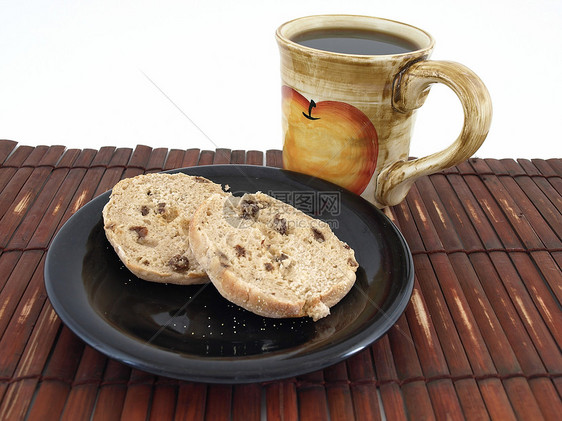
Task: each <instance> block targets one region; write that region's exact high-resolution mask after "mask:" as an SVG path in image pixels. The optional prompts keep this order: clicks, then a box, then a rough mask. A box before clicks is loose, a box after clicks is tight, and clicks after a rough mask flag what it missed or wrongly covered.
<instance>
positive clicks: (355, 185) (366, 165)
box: [282, 86, 378, 194]
mask: <svg viewBox="0 0 562 421" xmlns="http://www.w3.org/2000/svg"><path fill="white" fill-rule="evenodd" d="M282 97H283V116H284V120H285V122H284V124H286V127H285V139H284V144H283V167H284V168H285V169H288V170H292V171H298V172H301V173H305V174H310V175H314V176H317V177H320V178H323V179H325V180H328V181H331V182H333V183H335V184H338V185H340V186H342V187H344V188H346V189H348V190H351V191H352V192H354V193H357V194H361V193H362V192H363V191H364V190H365V188H366V187H367V185H368V184H369V180H370V179H371V177H372V175H373V173H374V172H375V168H376V166H377V157H378V138H377V131H376V129H375V127H374V126H373V123H372V122H371V120H369V118H368V117H367V116H366V115H365V114H364V113H363V112H362V111H360V110H359V109H357V108H355V107H354V106H352V105H350V104H347V103H345V102H338V101H321V102H318V103H316V102H314V101H313V100H312V99H311V100H308V99H306V98H305V97H304V96H303V95H301V94H300V93H298V92H297V91H295V90H294V89H292V88H290V87H288V86H283V88H282Z"/></svg>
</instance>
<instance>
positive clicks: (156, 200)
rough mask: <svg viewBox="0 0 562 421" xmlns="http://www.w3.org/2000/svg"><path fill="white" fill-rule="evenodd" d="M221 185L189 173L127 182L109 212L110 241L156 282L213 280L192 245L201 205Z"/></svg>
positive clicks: (114, 192) (117, 191)
mask: <svg viewBox="0 0 562 421" xmlns="http://www.w3.org/2000/svg"><path fill="white" fill-rule="evenodd" d="M213 194H219V196H220V195H221V194H223V195H226V193H224V192H223V191H222V188H221V186H220V185H218V184H215V183H213V182H211V181H209V180H207V179H206V178H203V177H195V176H188V175H186V174H182V173H177V174H163V173H157V174H146V175H139V176H136V177H133V178H127V179H124V180H121V181H120V182H119V183H117V185H116V186H115V187H114V188H113V190H112V192H111V196H110V199H109V202H108V203H107V204H106V205H105V207H104V209H103V219H104V230H105V234H106V237H107V239H108V240H109V242H110V243H111V245H112V246H113V248H114V249H115V251H116V253H117V255H118V256H119V258H120V259H121V261H122V262H123V264H124V265H125V266H126V267H127V268H128V269H129V270H130V271H131V272H132V273H133V274H135V275H136V276H137V277H139V278H141V279H144V280H147V281H153V282H164V283H172V284H181V285H188V284H195V283H203V282H208V278H207V276H206V274H205V271H204V270H203V269H202V268H201V265H200V264H199V263H198V262H197V259H195V257H194V256H193V254H192V252H191V249H190V247H189V237H188V231H189V224H190V222H191V218H192V216H193V214H194V212H195V210H196V209H197V207H198V206H199V205H200V204H201V202H203V201H204V200H205V199H207V198H208V197H210V196H211V195H213Z"/></svg>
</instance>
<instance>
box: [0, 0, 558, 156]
mask: <svg viewBox="0 0 562 421" xmlns="http://www.w3.org/2000/svg"><path fill="white" fill-rule="evenodd" d="M321 13H348V14H364V15H372V16H380V17H386V18H390V19H395V20H399V21H403V22H407V23H410V24H413V25H415V26H418V27H420V28H422V29H425V30H427V31H428V32H430V33H431V34H432V35H433V36H434V37H435V38H436V40H437V43H436V48H435V50H434V53H433V56H432V58H433V59H443V60H453V61H458V62H461V63H463V64H465V65H467V66H468V67H470V68H471V69H472V70H474V71H475V72H476V73H477V74H478V75H479V76H480V77H481V78H482V80H483V81H484V82H485V84H486V85H487V86H488V89H489V91H490V94H491V96H492V100H493V105H494V117H493V122H492V129H491V131H490V134H489V136H488V139H487V140H486V142H485V143H484V145H483V146H482V148H481V149H480V150H479V151H478V152H477V153H476V156H479V157H491V158H551V157H561V156H562V146H561V142H562V136H561V135H560V122H561V121H562V105H561V104H562V81H561V75H562V66H561V64H562V60H561V53H562V1H561V0H535V1H521V0H509V1H508V0H470V1H463V2H457V1H452V0H426V1H419V0H401V1H399V2H398V1H395V0H390V1H376V0H371V1H359V0H336V1H331V0H298V1H293V0H283V1H258V0H253V1H251V0H246V1H244V0H239V1H232V2H227V1H224V2H220V1H218V0H200V1H194V0H184V1H158V2H156V1H138V0H136V1H121V2H115V1H106V0H103V1H91V2H79V1H60V0H59V1H37V0H35V1H8V2H6V1H3V2H0V138H4V139H12V140H16V141H18V142H19V143H20V144H24V145H32V146H33V145H38V144H47V145H54V144H62V145H65V146H67V147H77V148H96V149H97V148H99V147H101V146H108V145H111V146H130V147H134V146H135V145H137V144H144V145H148V146H151V147H166V148H180V149H187V148H201V149H215V148H216V147H226V148H231V149H246V150H249V149H258V150H266V149H271V148H278V149H280V148H281V147H282V145H281V133H280V131H281V125H280V86H279V85H280V76H279V57H278V50H277V44H276V42H275V38H274V32H275V29H276V28H277V27H278V26H279V25H280V24H281V23H283V22H285V21H287V20H290V19H293V18H295V17H299V16H304V15H310V14H321ZM461 123H462V114H461V108H460V105H459V104H458V102H457V100H456V98H455V97H454V95H453V94H452V93H451V92H449V91H448V90H447V88H445V87H442V86H439V85H436V86H434V87H433V88H432V92H431V93H430V95H429V98H428V101H427V102H426V105H425V106H424V107H423V108H422V110H421V111H420V112H419V113H418V118H417V125H416V131H415V135H414V138H413V140H412V148H411V155H412V156H423V155H427V154H429V153H432V152H435V151H437V150H438V149H442V148H444V147H445V146H446V145H447V144H449V143H450V142H451V141H452V140H453V139H454V138H456V136H457V134H458V132H459V130H460V126H461Z"/></svg>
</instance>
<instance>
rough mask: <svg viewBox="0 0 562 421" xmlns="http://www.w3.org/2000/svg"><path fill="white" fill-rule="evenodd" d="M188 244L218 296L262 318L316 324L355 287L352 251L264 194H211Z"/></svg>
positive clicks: (313, 221) (197, 214)
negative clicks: (307, 318)
mask: <svg viewBox="0 0 562 421" xmlns="http://www.w3.org/2000/svg"><path fill="white" fill-rule="evenodd" d="M189 240H190V245H191V248H192V250H193V252H194V254H195V256H196V258H197V260H198V261H199V262H200V263H201V265H202V266H203V268H204V269H205V271H206V272H207V274H208V275H209V278H210V279H211V282H212V283H213V284H214V285H215V287H216V288H217V290H218V291H219V292H220V294H221V295H222V296H223V297H225V298H226V299H228V300H230V301H231V302H233V303H235V304H237V305H239V306H241V307H243V308H245V309H247V310H249V311H251V312H254V313H256V314H259V315H262V316H266V317H302V316H310V317H312V318H313V319H314V320H315V321H316V320H318V319H320V318H322V317H325V316H327V315H328V314H329V313H330V307H332V306H334V305H335V304H336V303H338V302H339V301H340V300H341V299H342V298H343V297H344V296H345V295H346V294H347V293H348V291H349V290H350V289H351V287H352V286H353V284H354V282H355V272H356V270H357V267H358V264H357V261H356V260H355V253H354V251H353V250H352V249H351V248H350V247H349V246H348V245H347V244H345V243H344V242H342V241H340V240H339V239H338V238H337V237H336V235H335V234H334V233H333V232H332V230H331V229H330V227H329V226H328V224H326V223H325V222H322V221H320V220H317V219H314V218H312V217H310V216H308V215H306V214H304V213H303V212H301V211H299V210H297V209H295V208H294V207H292V206H290V205H287V204H285V203H283V202H281V201H279V200H277V199H274V198H273V197H271V196H268V195H265V194H263V193H256V194H245V195H244V196H243V197H242V198H237V197H234V196H230V195H229V196H224V195H216V196H212V197H211V198H209V199H208V200H207V201H206V202H205V203H203V204H202V205H201V207H199V209H197V211H196V212H195V215H194V216H193V220H192V223H191V225H190V229H189Z"/></svg>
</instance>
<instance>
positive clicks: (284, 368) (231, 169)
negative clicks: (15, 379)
mask: <svg viewBox="0 0 562 421" xmlns="http://www.w3.org/2000/svg"><path fill="white" fill-rule="evenodd" d="M177 171H181V172H184V173H186V174H189V175H200V176H203V177H207V178H209V179H211V180H213V181H215V182H217V183H220V184H222V185H223V186H224V185H228V186H230V191H231V192H233V193H234V194H237V195H238V194H241V193H243V192H256V191H262V192H264V193H269V194H271V195H272V196H274V197H277V198H278V199H280V200H283V201H285V202H287V203H290V204H292V205H294V206H296V207H297V208H299V209H301V210H303V211H304V212H307V213H309V214H311V215H315V216H316V217H318V218H320V219H323V220H325V221H327V222H328V223H329V224H330V226H331V227H332V229H333V230H334V232H335V233H336V234H337V235H338V237H339V238H340V239H342V240H343V241H346V242H347V243H348V244H349V245H350V246H351V247H352V248H353V249H354V250H355V253H356V259H357V261H358V262H359V268H358V271H357V281H356V284H355V285H354V287H353V288H352V290H351V291H350V293H349V294H348V295H347V296H346V297H345V298H344V299H343V300H342V301H341V302H340V303H339V304H337V305H336V306H335V307H333V308H332V313H331V314H330V316H328V317H326V318H324V319H321V320H320V321H318V322H316V323H313V322H312V320H311V319H308V318H302V319H268V318H264V317H260V316H257V315H255V314H252V313H250V312H248V311H246V310H244V309H241V308H240V307H238V306H236V305H233V304H231V303H229V302H228V301H226V300H225V299H224V298H222V297H221V296H220V295H219V293H218V292H217V291H216V290H215V288H214V287H213V286H212V284H206V285H196V286H173V285H163V284H155V283H150V282H145V281H142V280H139V279H137V278H136V277H134V275H132V274H131V273H130V272H129V271H128V270H127V269H126V268H124V266H123V265H122V263H121V262H120V260H119V258H118V257H117V255H116V254H115V252H114V251H113V249H112V247H111V246H110V245H109V243H108V241H107V240H106V238H105V234H104V231H103V220H102V208H103V206H104V205H105V204H106V203H107V201H108V200H109V194H110V192H106V193H104V194H102V195H100V196H98V197H96V198H95V199H93V200H92V201H91V202H89V203H87V204H86V205H85V206H83V207H82V208H81V209H80V210H78V212H76V213H75V214H74V215H73V216H72V217H71V218H70V219H69V220H68V221H67V223H66V224H65V225H64V226H63V227H62V228H61V230H60V231H59V233H58V234H57V236H56V237H55V239H54V240H53V243H52V245H51V246H50V248H49V251H48V253H47V259H46V264H45V285H46V288H47V293H48V296H49V299H50V301H51V303H52V305H53V307H54V309H55V311H56V312H57V314H58V315H59V316H60V318H61V319H62V321H63V322H64V323H65V324H66V325H67V326H68V327H69V328H70V329H71V330H72V331H73V332H74V333H76V334H77V335H78V336H79V337H80V338H81V339H82V340H84V341H85V342H86V343H88V344H89V345H90V346H92V347H93V348H95V349H97V350H99V351H100V352H102V353H104V354H106V355H107V356H109V357H111V358H114V359H116V360H118V361H121V362H123V363H125V364H128V365H130V366H132V367H135V368H138V369H140V370H144V371H147V372H150V373H153V374H158V375H162V376H168V377H173V378H178V379H184V380H191V381H201V382H209V383H246V382H254V381H265V380H274V379H280V378H285V377H291V376H295V375H298V374H303V373H307V372H311V371H314V370H318V369H321V368H324V367H327V366H330V365H332V364H335V363H337V362H339V361H341V360H343V359H345V358H347V357H349V356H351V355H352V354H354V353H356V352H358V351H360V350H362V349H363V348H365V347H366V346H368V345H369V344H371V343H372V342H374V341H376V340H377V339H379V338H380V337H381V336H383V335H384V334H385V333H386V331H387V330H388V329H389V328H390V327H391V326H392V325H393V324H394V323H395V322H396V320H397V319H398V317H399V316H400V315H401V314H402V312H403V311H404V309H405V307H406V305H407V303H408V301H409V298H410V295H411V292H412V288H413V277H414V271H413V263H412V257H411V254H410V251H409V249H408V246H407V244H406V242H405V241H404V238H403V237H402V235H401V234H400V232H399V231H398V230H397V229H396V227H395V226H394V225H393V224H392V222H390V220H388V218H387V217H386V216H385V215H384V214H383V213H382V212H381V211H379V210H378V209H376V208H375V207H373V206H371V205H370V204H369V203H368V202H366V201H365V200H363V199H362V198H360V197H357V196H355V195H353V194H351V193H349V192H347V191H345V190H343V189H341V188H339V187H337V186H335V185H333V184H331V183H327V182H325V181H322V180H319V179H316V178H311V177H310V176H306V175H302V174H297V173H293V172H289V171H284V170H279V169H276V168H269V167H259V166H245V165H220V166H202V167H192V168H185V169H181V170H175V171H172V172H177Z"/></svg>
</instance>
